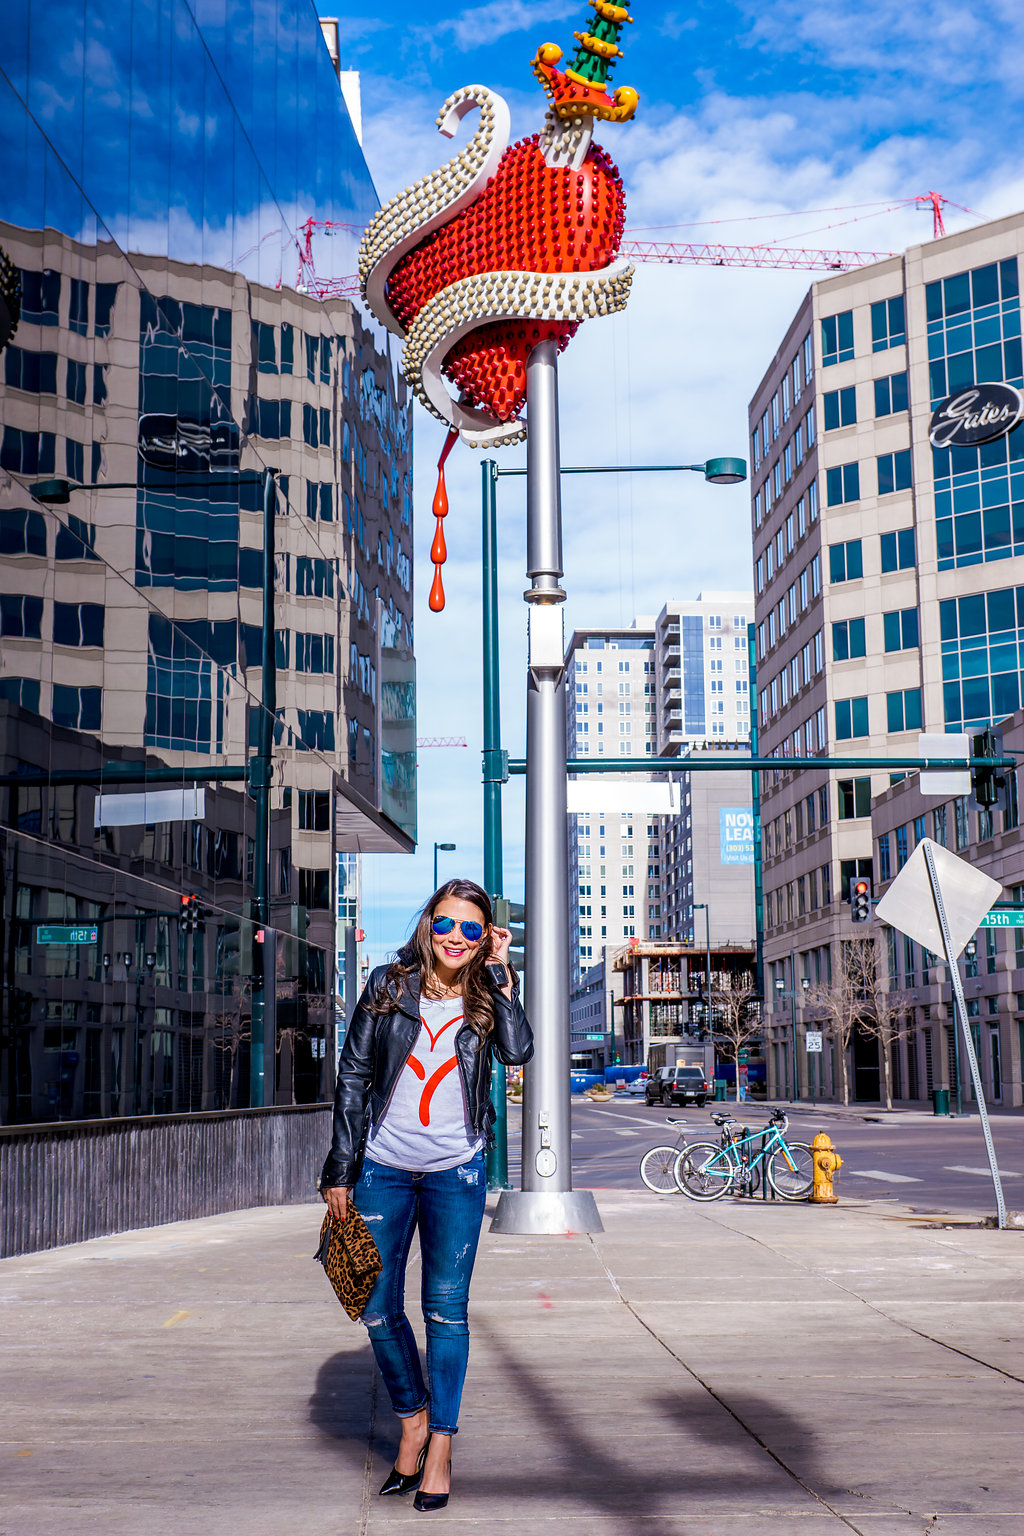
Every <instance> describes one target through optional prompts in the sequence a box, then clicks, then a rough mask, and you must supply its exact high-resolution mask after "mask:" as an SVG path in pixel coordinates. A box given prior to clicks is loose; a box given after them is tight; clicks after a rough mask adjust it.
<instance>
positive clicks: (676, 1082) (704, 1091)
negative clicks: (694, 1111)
mask: <svg viewBox="0 0 1024 1536" xmlns="http://www.w3.org/2000/svg"><path fill="white" fill-rule="evenodd" d="M710 1096H711V1084H710V1083H709V1082H708V1080H707V1078H706V1077H705V1076H704V1068H703V1067H692V1066H691V1067H661V1068H659V1070H658V1074H657V1076H656V1077H649V1078H648V1079H647V1087H646V1089H645V1090H644V1102H645V1103H647V1104H657V1103H661V1104H666V1105H668V1104H696V1105H697V1106H698V1107H700V1106H701V1105H702V1104H704V1103H705V1102H706V1101H707V1099H708V1098H709V1097H710Z"/></svg>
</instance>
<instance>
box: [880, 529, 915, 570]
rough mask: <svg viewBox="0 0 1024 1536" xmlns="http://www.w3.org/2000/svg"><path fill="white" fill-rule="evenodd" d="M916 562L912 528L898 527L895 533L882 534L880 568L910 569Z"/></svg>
mask: <svg viewBox="0 0 1024 1536" xmlns="http://www.w3.org/2000/svg"><path fill="white" fill-rule="evenodd" d="M916 563H917V547H916V541H915V538H914V530H913V528H899V529H897V531H896V532H895V533H883V534H882V570H883V572H885V571H907V570H912V569H913V567H914V566H915V564H916Z"/></svg>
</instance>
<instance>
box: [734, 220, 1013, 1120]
mask: <svg viewBox="0 0 1024 1536" xmlns="http://www.w3.org/2000/svg"><path fill="white" fill-rule="evenodd" d="M1022 243H1024V216H1022V215H1019V214H1018V215H1013V216H1010V217H1008V218H1005V219H1001V220H995V221H993V222H991V223H989V224H985V225H982V226H980V227H978V228H976V229H971V230H967V231H963V232H960V233H957V234H954V235H949V236H946V237H944V238H942V239H938V240H933V241H931V242H929V243H927V244H924V245H920V246H915V247H913V248H911V249H910V250H908V251H907V252H906V253H905V254H904V255H902V256H898V257H893V258H892V259H891V260H888V261H884V262H879V263H877V264H876V265H874V266H871V267H867V268H863V269H861V270H859V271H855V272H848V273H844V274H842V275H839V276H836V277H832V278H828V279H825V280H823V281H821V282H818V283H815V284H814V285H813V286H812V288H811V289H810V291H809V293H808V294H807V296H806V298H805V299H804V301H803V303H802V304H801V306H800V308H799V310H798V311H797V314H796V315H795V317H794V319H793V321H792V323H791V324H790V326H789V327H788V329H787V331H786V333H785V336H784V337H783V339H782V342H781V344H780V346H779V349H778V351H777V353H776V355H775V357H774V358H773V360H772V362H771V364H770V366H769V367H768V369H767V371H766V372H765V375H764V377H763V379H762V380H761V383H760V384H759V386H758V388H757V390H756V391H755V393H754V396H753V398H752V400H751V403H750V434H751V449H752V451H751V466H752V476H751V496H752V526H753V544H754V575H755V583H754V584H755V599H756V623H757V632H756V633H757V641H756V644H757V673H758V676H757V682H758V700H757V707H758V711H759V729H760V740H759V747H760V750H761V752H762V754H763V755H764V754H770V755H772V756H774V757H777V758H779V759H780V767H779V769H778V771H772V772H771V773H765V774H763V775H762V823H763V829H764V888H765V956H766V961H767V969H768V976H767V982H766V988H767V990H768V993H769V1001H771V999H772V998H773V997H776V992H777V990H781V993H782V997H781V999H778V998H777V999H776V1003H777V1006H776V1008H775V1010H774V1013H773V1014H772V1015H769V1018H770V1019H771V1018H774V1020H775V1024H774V1028H773V1030H772V1039H771V1044H772V1049H771V1051H770V1053H769V1091H771V1092H778V1093H782V1092H787V1091H790V1092H791V1091H792V1090H793V1086H794V1070H795V1073H796V1083H797V1085H798V1086H800V1087H801V1089H802V1091H806V1084H807V1058H806V1053H805V1051H804V1049H803V1045H802V1040H803V1025H802V1020H800V1019H798V1021H797V1028H796V1029H795V1030H794V1029H793V1028H792V1020H791V1018H790V1006H791V1005H790V1001H789V994H790V993H794V992H795V993H796V994H797V995H799V991H800V984H801V982H802V979H803V978H804V977H810V979H811V980H812V981H817V980H819V979H821V978H822V977H824V976H827V975H828V973H829V965H830V960H831V954H832V947H833V946H834V945H835V944H836V943H837V942H839V941H840V940H841V939H842V938H843V937H850V936H851V934H850V916H849V909H848V906H847V898H848V892H849V883H850V880H851V879H852V878H853V877H855V876H858V875H868V876H876V875H877V871H876V870H875V865H874V851H873V839H872V821H871V811H872V802H873V801H874V800H875V799H876V798H877V797H879V796H881V795H884V794H885V793H886V792H887V791H888V789H889V786H890V777H891V776H890V774H889V773H888V772H885V771H871V770H867V769H865V770H860V769H851V770H849V771H848V772H845V771H844V772H828V771H825V770H821V771H817V770H813V769H810V770H795V769H791V768H787V767H786V761H785V760H786V759H787V758H789V757H794V756H814V755H817V754H825V753H830V754H832V755H850V756H854V755H855V756H859V757H861V756H862V757H883V758H884V757H887V756H893V755H895V754H897V753H900V752H902V753H905V754H906V753H913V752H914V751H915V749H916V743H917V735H918V732H919V731H922V730H925V731H931V732H944V731H950V732H959V731H966V730H971V729H975V730H976V729H980V728H981V727H982V726H983V725H985V724H988V723H990V722H991V721H992V720H993V719H996V718H999V717H1001V716H1004V715H1006V714H1008V713H1010V712H1011V711H1012V710H1014V709H1016V708H1017V707H1018V706H1019V704H1020V699H1021V693H1020V680H1021V674H1020V663H1019V650H1018V648H1019V643H1020V640H1021V639H1022V638H1024V610H1022V609H1019V608H1018V606H1017V605H1018V603H1019V601H1020V598H1019V595H1018V589H1017V588H1016V587H1015V586H1014V584H1013V581H1012V574H1011V571H1012V568H1011V566H1009V565H1007V564H1005V563H1003V562H1005V561H1008V560H1012V559H1013V557H1014V556H1015V555H1017V554H1019V553H1020V552H1021V551H1022V549H1024V517H1022V516H1021V515H1020V510H1021V507H1022V506H1024V429H1021V428H1020V427H1018V426H1017V425H1016V422H1017V420H1018V417H1019V412H1018V410H1017V409H1016V406H1014V407H1013V408H1012V409H1010V408H1009V407H1006V401H1007V400H1009V401H1010V402H1011V405H1012V403H1013V402H1014V400H1015V399H1016V398H1017V397H1016V396H1015V394H1014V391H1015V390H1019V389H1020V387H1021V385H1022V383H1024V377H1022V362H1021V341H1020V299H1019V266H1018V263H1019V259H1020V256H1021V253H1022V252H1021V247H1022ZM994 385H1008V386H1010V387H1011V388H1010V389H1009V390H1008V391H1004V392H1003V394H1002V396H1001V399H1002V402H1003V408H1004V415H1003V417H1002V424H1001V425H1000V423H999V422H997V423H996V428H995V430H994V431H992V432H991V433H990V434H989V435H988V440H986V441H984V442H979V441H978V440H977V439H978V438H979V437H982V436H985V435H986V434H985V431H984V430H975V431H972V430H971V429H970V425H969V423H963V422H959V421H958V417H959V416H961V415H962V414H963V412H964V411H965V410H967V409H969V407H970V405H971V403H972V402H977V408H978V410H979V411H980V410H981V409H982V407H983V405H984V404H986V403H987V400H988V394H990V393H991V386H994ZM975 390H980V391H981V393H978V394H971V393H970V392H972V391H975ZM965 392H967V393H968V395H969V398H968V399H967V400H966V401H965V398H964V397H965ZM997 393H998V391H997ZM996 414H998V413H996ZM964 427H966V428H967V430H964ZM972 438H973V440H972ZM780 981H781V982H782V988H781V989H778V988H777V983H778V982H780ZM794 1037H795V1039H796V1042H797V1043H796V1052H795V1059H794V1052H793V1049H792V1044H791V1041H792V1039H793V1038H794Z"/></svg>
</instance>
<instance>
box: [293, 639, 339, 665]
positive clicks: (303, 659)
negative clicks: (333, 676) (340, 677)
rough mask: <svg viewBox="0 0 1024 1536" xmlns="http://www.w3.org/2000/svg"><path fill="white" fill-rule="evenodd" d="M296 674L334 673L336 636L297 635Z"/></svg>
mask: <svg viewBox="0 0 1024 1536" xmlns="http://www.w3.org/2000/svg"><path fill="white" fill-rule="evenodd" d="M295 670H296V672H314V673H324V672H327V673H332V672H333V671H334V636H333V635H309V634H303V633H302V632H301V631H297V632H296V635H295Z"/></svg>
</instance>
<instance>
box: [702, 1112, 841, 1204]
mask: <svg viewBox="0 0 1024 1536" xmlns="http://www.w3.org/2000/svg"><path fill="white" fill-rule="evenodd" d="M711 1118H712V1119H713V1120H714V1122H715V1124H716V1125H718V1126H721V1127H722V1144H721V1146H717V1147H716V1146H715V1143H714V1142H713V1141H694V1142H690V1143H689V1144H688V1145H687V1146H685V1147H683V1148H682V1150H681V1151H680V1152H679V1154H678V1156H677V1157H676V1160H675V1163H674V1164H673V1167H672V1176H673V1178H674V1179H675V1182H676V1183H677V1184H678V1186H679V1188H680V1190H681V1191H682V1193H683V1194H684V1195H688V1196H689V1197H690V1199H691V1200H721V1199H722V1197H723V1195H727V1194H729V1193H730V1192H731V1191H733V1190H734V1189H735V1188H736V1186H737V1185H739V1186H740V1188H741V1189H743V1190H744V1191H748V1190H749V1191H750V1192H753V1189H755V1188H756V1187H757V1186H756V1184H754V1182H753V1180H754V1178H755V1176H756V1177H758V1178H759V1177H760V1166H761V1164H762V1163H764V1165H765V1166H764V1171H765V1177H766V1178H767V1180H768V1183H769V1184H770V1185H771V1187H772V1189H773V1190H774V1191H775V1193H776V1194H777V1195H778V1196H779V1198H780V1199H782V1200H804V1199H806V1197H807V1196H808V1195H809V1194H810V1192H811V1187H812V1185H813V1183H814V1154H813V1153H812V1151H811V1149H810V1147H809V1146H807V1144H806V1143H805V1142H802V1141H787V1140H786V1131H787V1130H788V1128H789V1117H788V1116H787V1115H786V1113H785V1111H784V1110H781V1109H777V1110H775V1112H774V1114H773V1115H772V1117H771V1119H770V1120H769V1122H768V1127H767V1129H766V1130H764V1131H753V1132H748V1131H746V1127H744V1132H745V1134H741V1135H740V1136H738V1137H737V1135H736V1133H735V1131H734V1130H733V1127H734V1126H735V1125H737V1124H738V1123H739V1122H738V1121H737V1120H736V1119H735V1118H734V1117H733V1116H732V1115H712V1117H711ZM758 1140H760V1142H761V1147H760V1151H759V1152H758V1153H757V1156H756V1157H754V1156H751V1152H752V1150H753V1143H754V1142H756V1141H758Z"/></svg>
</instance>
